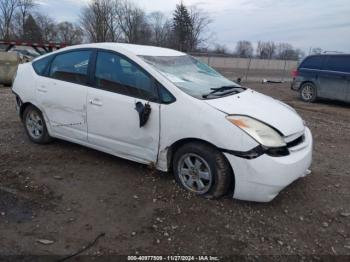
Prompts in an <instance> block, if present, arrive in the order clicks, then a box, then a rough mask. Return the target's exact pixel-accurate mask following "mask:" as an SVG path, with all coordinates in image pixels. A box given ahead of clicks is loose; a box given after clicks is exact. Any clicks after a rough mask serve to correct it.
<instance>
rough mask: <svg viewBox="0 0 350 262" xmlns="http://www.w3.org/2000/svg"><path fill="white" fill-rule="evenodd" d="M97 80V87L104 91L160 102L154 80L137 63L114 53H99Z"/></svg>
mask: <svg viewBox="0 0 350 262" xmlns="http://www.w3.org/2000/svg"><path fill="white" fill-rule="evenodd" d="M95 80H96V86H97V87H98V88H101V89H104V90H108V91H112V92H116V93H120V94H124V95H129V96H134V97H139V98H141V99H145V100H151V101H157V100H158V95H157V87H156V85H155V81H154V80H153V78H152V77H151V76H149V75H148V74H147V73H146V72H145V71H144V70H143V69H141V68H140V67H139V66H138V65H136V64H135V63H133V62H131V61H129V60H128V59H126V58H123V57H122V56H119V55H117V54H114V53H110V52H99V53H98V55H97V61H96V74H95Z"/></svg>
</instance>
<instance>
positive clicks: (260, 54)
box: [214, 40, 322, 60]
mask: <svg viewBox="0 0 350 262" xmlns="http://www.w3.org/2000/svg"><path fill="white" fill-rule="evenodd" d="M320 52H322V49H320V48H315V49H313V50H312V53H315V54H316V53H320ZM214 53H218V54H223V55H231V56H234V57H240V58H260V59H282V60H299V59H301V58H303V57H304V56H305V53H304V52H303V51H302V50H301V49H299V48H294V47H293V45H291V44H289V43H275V42H273V41H258V42H257V44H256V47H255V48H254V46H253V44H252V42H250V41H246V40H243V41H238V42H237V44H236V47H235V49H234V51H230V50H229V49H228V48H227V47H226V46H225V45H216V46H215V48H214Z"/></svg>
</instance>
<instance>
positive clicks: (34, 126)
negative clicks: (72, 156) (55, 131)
mask: <svg viewBox="0 0 350 262" xmlns="http://www.w3.org/2000/svg"><path fill="white" fill-rule="evenodd" d="M23 124H24V128H25V130H26V132H27V135H28V137H29V139H30V140H31V141H32V142H34V143H37V144H47V143H50V142H51V141H52V138H51V137H50V135H49V132H48V131H47V128H46V123H45V119H44V117H43V115H42V113H41V112H40V110H39V109H37V108H36V107H34V106H32V105H29V106H27V107H26V108H25V110H24V112H23Z"/></svg>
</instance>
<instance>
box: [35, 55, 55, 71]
mask: <svg viewBox="0 0 350 262" xmlns="http://www.w3.org/2000/svg"><path fill="white" fill-rule="evenodd" d="M51 59H52V56H46V57H44V58H42V59H40V60H38V61H35V62H34V63H33V68H34V71H35V72H36V73H37V74H38V75H41V76H43V75H45V71H46V68H47V66H48V64H49V62H50V61H51Z"/></svg>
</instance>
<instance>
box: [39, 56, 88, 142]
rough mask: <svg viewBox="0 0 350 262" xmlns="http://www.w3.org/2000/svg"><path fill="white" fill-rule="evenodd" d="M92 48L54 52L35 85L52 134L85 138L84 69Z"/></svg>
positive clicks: (86, 88)
mask: <svg viewBox="0 0 350 262" xmlns="http://www.w3.org/2000/svg"><path fill="white" fill-rule="evenodd" d="M91 53H92V51H89V50H81V51H72V52H67V53H63V54H59V55H57V56H56V57H55V58H54V60H53V61H52V63H51V66H50V71H49V74H48V76H47V77H42V78H41V79H40V81H39V83H38V86H37V95H38V98H39V99H38V101H39V103H40V106H41V108H43V111H44V114H45V115H46V116H47V118H48V121H49V124H50V127H51V130H52V132H53V133H54V134H53V135H56V136H57V135H58V136H61V137H64V138H68V139H69V138H70V139H75V140H80V141H87V123H86V96H87V90H88V87H87V86H86V83H87V72H88V64H89V60H90V56H91Z"/></svg>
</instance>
